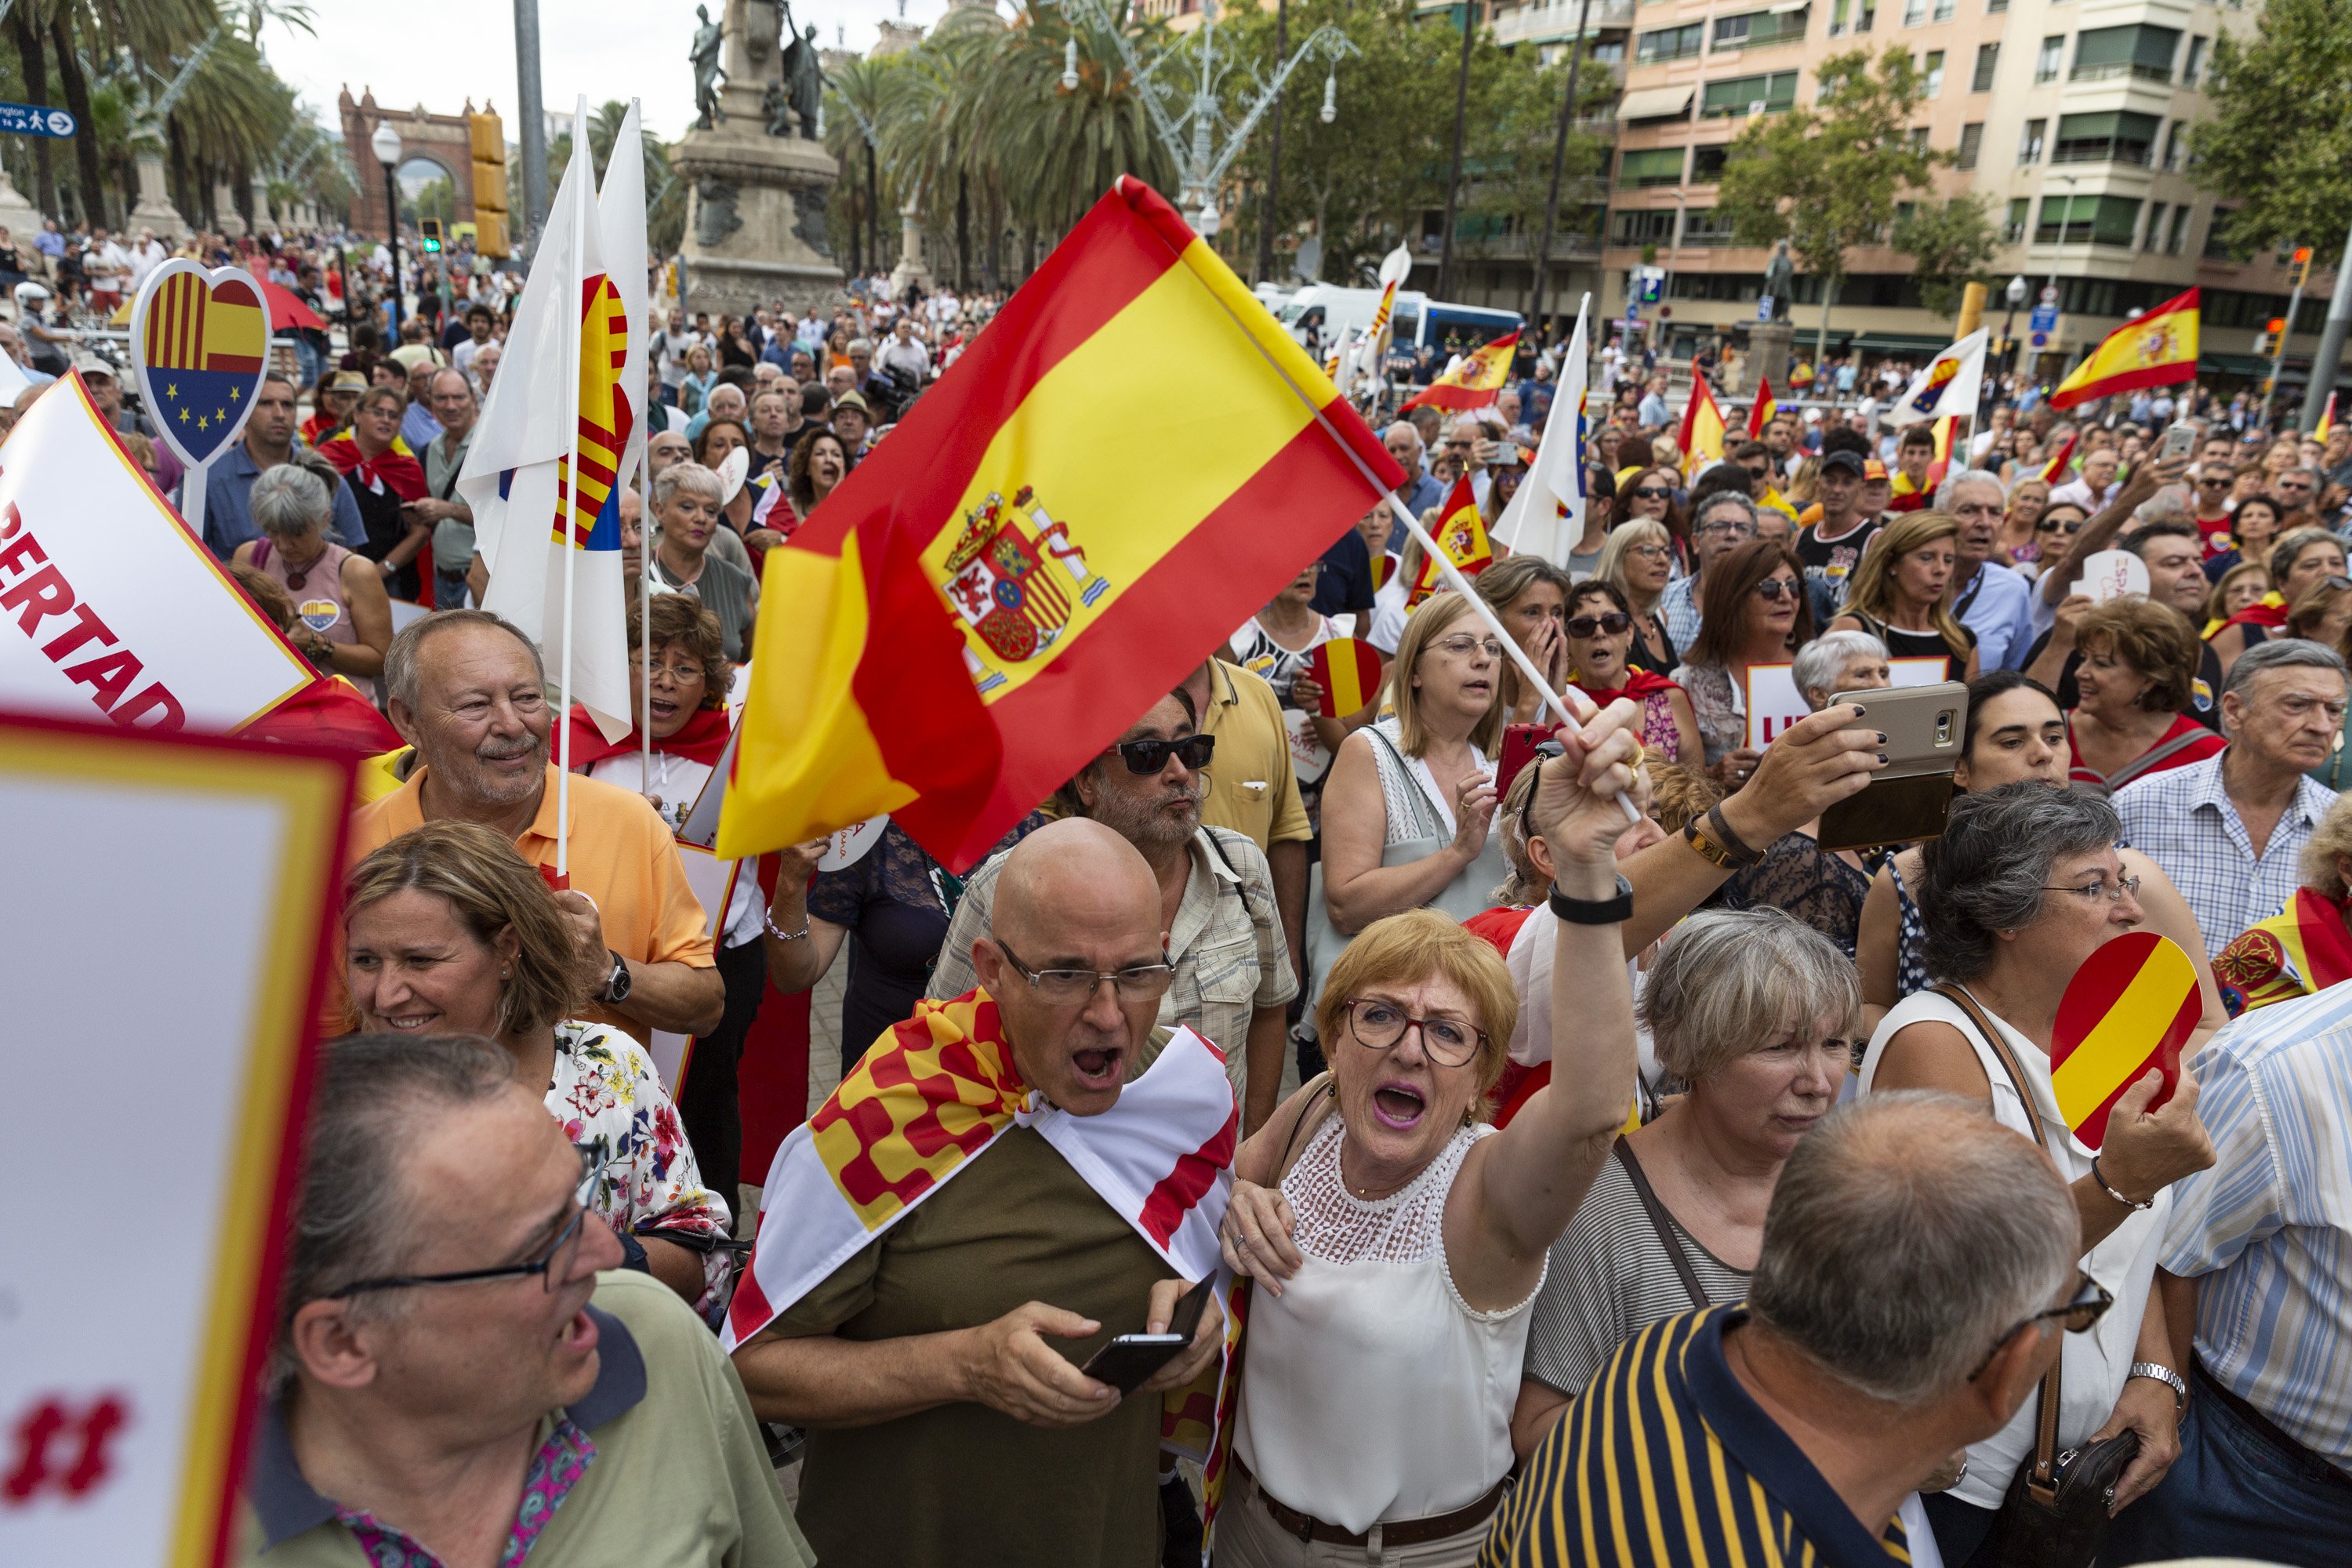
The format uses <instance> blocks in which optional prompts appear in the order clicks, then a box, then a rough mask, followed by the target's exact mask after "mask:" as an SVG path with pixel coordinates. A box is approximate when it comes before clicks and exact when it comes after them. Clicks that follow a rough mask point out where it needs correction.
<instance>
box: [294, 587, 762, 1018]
mask: <svg viewBox="0 0 2352 1568" xmlns="http://www.w3.org/2000/svg"><path fill="white" fill-rule="evenodd" d="M383 681H384V691H385V694H386V696H387V698H388V701H387V703H386V711H387V713H388V715H389V717H390V718H391V720H392V726H393V728H394V729H395V730H397V731H400V734H401V738H402V739H403V740H405V741H406V742H408V743H409V744H410V745H411V746H413V747H415V762H414V763H413V765H410V766H409V770H408V772H407V774H406V777H405V782H404V783H403V784H402V785H401V786H400V788H398V789H397V790H394V792H393V793H392V794H390V795H385V796H384V797H383V799H381V800H378V801H375V802H373V803H372V804H370V805H365V806H362V807H361V808H360V809H359V810H358V811H357V812H354V813H353V814H352V832H351V850H350V853H351V859H352V863H353V864H357V863H358V862H359V860H360V859H361V858H362V857H364V856H366V855H367V854H368V853H369V852H370V851H371V850H373V849H375V848H377V847H380V846H382V845H384V844H388V843H390V842H391V841H392V840H393V839H394V838H397V837H400V836H401V835H402V834H404V833H406V832H407V831H409V830H410V829H411V828H414V827H419V826H423V825H424V824H425V823H427V822H436V821H439V820H441V819H442V818H445V817H456V818H458V819H460V820H462V821H466V822H476V823H479V824H481V825H482V826H485V827H490V828H495V829H497V830H498V831H499V832H500V833H503V834H505V835H506V836H507V837H509V838H511V839H512V840H514V847H515V848H516V849H517V850H519V851H520V852H521V855H522V858H524V859H526V860H529V861H530V862H531V863H532V864H533V865H536V866H538V867H540V868H541V870H542V872H543V873H546V874H552V872H553V871H554V869H555V859H556V845H557V838H556V825H555V814H556V812H555V807H556V772H555V766H554V764H553V763H551V762H550V761H549V759H548V748H547V736H548V731H549V729H550V727H551V725H552V723H553V721H554V713H553V711H552V710H551V709H550V708H549V706H548V701H547V681H546V672H545V671H544V669H543V668H541V663H540V658H539V650H538V648H536V647H533V646H532V645H531V643H530V639H529V638H527V637H524V636H523V635H522V633H521V632H520V631H518V630H517V629H516V628H515V627H514V626H510V625H509V624H508V623H507V622H505V621H503V620H501V619H499V617H498V616H494V615H491V614H490V613H489V612H488V611H487V610H443V611H441V612H439V613H437V614H435V615H430V616H425V617H424V618H423V619H421V620H418V621H414V622H412V623H410V624H409V626H407V627H406V628H405V629H404V630H403V631H402V632H401V634H400V635H399V636H398V637H394V638H393V639H392V647H390V648H389V649H388V650H387V651H386V652H385V654H384V658H383ZM570 826H571V840H572V852H571V856H570V864H569V867H568V874H569V884H568V890H563V891H559V892H558V893H557V894H556V901H557V902H558V903H559V904H561V905H562V909H563V913H564V917H565V919H566V920H567V921H570V922H571V925H572V932H573V935H574V936H575V938H576V939H577V940H578V942H580V945H581V948H582V951H583V954H585V955H587V956H588V957H589V958H590V959H591V960H592V961H593V966H594V968H595V971H596V973H598V974H600V975H602V976H603V977H604V978H603V981H602V983H601V984H599V985H597V987H596V988H595V990H594V991H593V994H591V996H590V999H589V1000H590V1005H588V1006H586V1007H584V1008H583V1009H582V1010H581V1011H580V1012H579V1013H578V1014H577V1015H576V1016H579V1017H582V1018H588V1019H593V1020H596V1021H599V1022H603V1023H608V1024H612V1025H614V1026H618V1027H620V1028H623V1029H625V1030H627V1031H628V1032H629V1033H630V1034H631V1035H633V1036H635V1037H636V1038H637V1040H638V1041H639V1042H640V1043H643V1042H644V1041H646V1039H647V1038H648V1037H650V1035H651V1033H652V1031H653V1030H655V1029H665V1030H668V1031H670V1032H672V1033H676V1034H688V1035H693V1034H701V1033H704V1032H706V1031H708V1030H710V1029H714V1028H716V1027H718V1026H719V1015H720V1014H721V1012H722V1011H723V1010H724V1009H725V1007H726V1004H727V995H726V990H725V987H724V986H723V985H722V984H721V983H720V981H719V971H718V969H717V967H716V963H717V960H716V959H715V958H714V957H713V955H712V953H711V951H710V936H709V920H708V919H707V918H706V916H705V914H704V912H703V909H702V905H701V904H700V903H699V902H698V900H696V899H695V896H694V889H692V888H690V887H688V885H687V880H686V868H685V867H684V866H683V865H682V864H681V863H680V862H679V860H678V858H677V845H676V843H675V841H674V840H673V839H672V838H671V837H670V832H669V828H668V826H667V825H666V824H664V823H663V821H662V819H661V818H660V817H659V816H656V814H655V812H654V809H653V807H651V806H650V805H646V802H645V798H644V797H643V796H642V795H637V794H636V793H635V792H634V791H632V790H625V789H620V788H617V787H615V786H614V785H612V784H598V783H597V782H596V781H595V780H593V779H589V778H574V779H573V780H572V820H571V825H570ZM338 973H340V970H338Z"/></svg>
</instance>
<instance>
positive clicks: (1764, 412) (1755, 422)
mask: <svg viewBox="0 0 2352 1568" xmlns="http://www.w3.org/2000/svg"><path fill="white" fill-rule="evenodd" d="M1779 412H1780V405H1779V404H1778V403H1775V402H1774V401H1772V383H1771V381H1770V380H1769V378H1767V379H1765V380H1762V381H1759V382H1758V383H1757V384H1756V401H1755V403H1754V404H1752V405H1749V407H1748V439H1749V440H1751V441H1761V440H1762V439H1764V427H1765V426H1767V425H1769V424H1771V423H1772V416H1774V415H1775V414H1778V413H1779Z"/></svg>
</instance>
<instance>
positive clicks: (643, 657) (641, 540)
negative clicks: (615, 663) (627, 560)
mask: <svg viewBox="0 0 2352 1568" xmlns="http://www.w3.org/2000/svg"><path fill="white" fill-rule="evenodd" d="M652 413H653V410H652V409H650V408H648V409H646V414H647V415H648V416H651V414H652ZM650 449H651V443H648V444H647V446H646V447H643V448H640V449H639V450H638V453H637V475H636V477H637V499H638V508H637V657H638V658H639V660H640V661H641V663H640V665H639V668H641V669H642V670H643V671H644V675H643V678H642V679H641V681H640V682H639V689H641V690H642V691H643V693H644V695H643V697H642V698H641V699H640V700H638V703H637V718H638V721H639V722H640V723H642V724H643V725H644V726H645V748H644V751H643V752H642V757H643V760H642V761H641V762H640V763H639V764H638V767H637V788H638V790H639V791H640V793H642V794H644V795H646V797H647V798H648V799H650V798H651V797H652V795H653V787H654V578H653V571H654V481H653V476H652V475H651V474H649V473H648V472H647V471H646V469H647V468H649V467H650V466H651V465H650V464H649V463H648V462H647V460H646V454H647V452H648V451H649V450H650ZM664 804H665V805H667V804H668V803H667V802H665V803H664Z"/></svg>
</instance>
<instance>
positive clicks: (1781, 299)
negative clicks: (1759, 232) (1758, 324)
mask: <svg viewBox="0 0 2352 1568" xmlns="http://www.w3.org/2000/svg"><path fill="white" fill-rule="evenodd" d="M1796 284H1797V269H1796V268H1794V267H1793V266H1791V265H1790V261H1789V242H1788V241H1787V240H1785V239H1783V240H1781V241H1780V242H1779V243H1778V244H1776V245H1774V246H1773V247H1772V259H1771V260H1769V261H1768V262H1766V263H1765V264H1764V292H1765V293H1766V294H1768V295H1769V296H1770V297H1771V300H1772V319H1773V320H1774V321H1787V320H1788V319H1789V291H1790V289H1793V288H1795V287H1796Z"/></svg>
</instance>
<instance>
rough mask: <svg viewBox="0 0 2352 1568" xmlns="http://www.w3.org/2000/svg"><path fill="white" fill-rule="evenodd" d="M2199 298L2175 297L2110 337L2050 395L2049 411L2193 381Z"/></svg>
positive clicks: (2189, 295) (2190, 295)
mask: <svg viewBox="0 0 2352 1568" xmlns="http://www.w3.org/2000/svg"><path fill="white" fill-rule="evenodd" d="M2198 299H2199V295H2198V291H2197V290H2196V289H2189V290H2187V291H2186V292H2184V293H2179V294H2176V295H2174V296H2173V297H2172V298H2171V299H2169V300H2166V301H2165V302H2164V303H2163V304H2161V305H2158V307H2157V308H2156V309H2155V310H2149V311H2147V312H2145V313H2143V314H2141V315H2137V316H2134V317H2133V318H2132V319H2131V320H2130V321H2126V322H2125V323H2124V324H2123V325H2122V326H2120V327H2117V328H2116V330H2115V331H2112V332H2109V333H2108V334H2107V335H2106V336H2105V338H2103V339H2101V340H2100V342H2099V346H2098V347H2096V348H2095V349H2093V350H2092V351H2091V352H2090V353H2088V354H2086V355H2084V359H2083V363H2081V364H2078V365H2076V366H2075V367H2074V371H2073V373H2072V374H2069V375H2068V376H2067V377H2066V379H2065V380H2064V381H2062V382H2060V383H2059V384H2058V390H2057V391H2055V392H2053V393H2052V394H2051V395H2050V406H2051V407H2053V408H2072V407H2074V405H2076V404H2078V403H2088V402H2090V401H2091V400H2092V399H2094V398H2099V397H2108V396H2112V395H2115V394H2116V393H2118V392H2137V391H2138V390H2139V389H2140V388H2141V387H2143V386H2168V385H2169V384H2172V383H2174V382H2176V381H2194V380H2195V379H2196V378H2197V320H2198V310H2197V302H2198Z"/></svg>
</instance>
